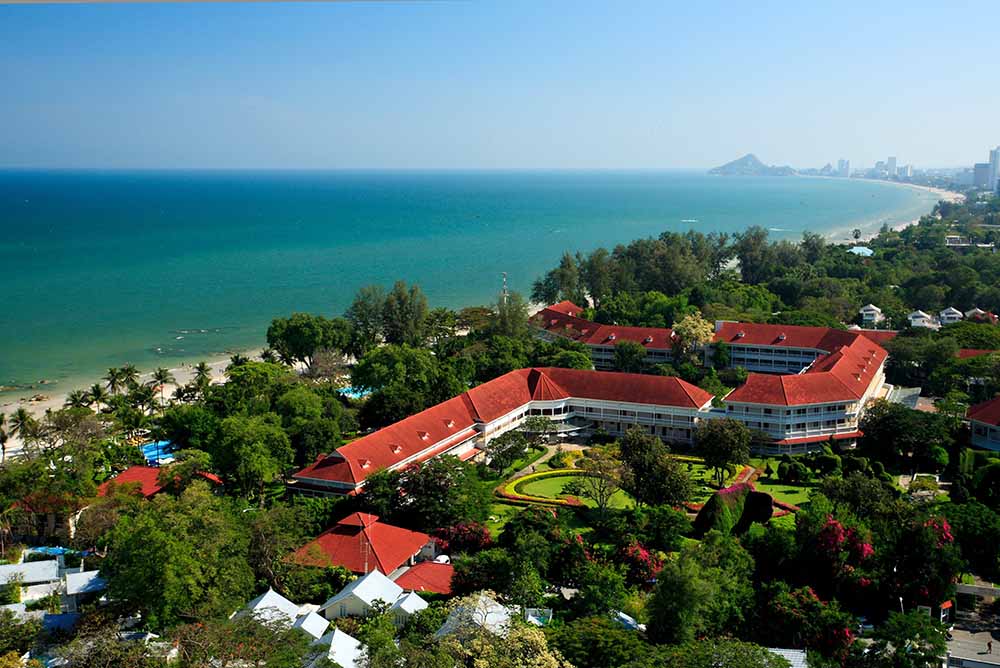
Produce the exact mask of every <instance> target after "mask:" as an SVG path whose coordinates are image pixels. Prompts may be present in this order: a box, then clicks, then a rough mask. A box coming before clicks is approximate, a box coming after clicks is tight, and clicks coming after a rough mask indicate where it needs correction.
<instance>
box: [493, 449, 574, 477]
mask: <svg viewBox="0 0 1000 668" xmlns="http://www.w3.org/2000/svg"><path fill="white" fill-rule="evenodd" d="M560 447H562V451H563V452H570V451H576V450H586V449H587V448H588V447H590V446H587V445H576V444H574V443H556V444H555V445H546V446H545V454H544V455H542V456H541V457H539V458H538V459H537V460H536V461H534V462H532V463H531V464H529V465H528V466H525V467H524V468H523V469H521V470H520V471H518V472H517V473H515V474H514V475H512V476H510V477H509V478H507V480H514V479H516V478H521V477H523V476H526V475H528V474H529V473H534V472H535V470H536V468H537V467H538V465H539V464H543V463H545V462H547V461H549V460H550V459H552V458H553V457H555V456H556V452H557V451H558V450H559V448H560Z"/></svg>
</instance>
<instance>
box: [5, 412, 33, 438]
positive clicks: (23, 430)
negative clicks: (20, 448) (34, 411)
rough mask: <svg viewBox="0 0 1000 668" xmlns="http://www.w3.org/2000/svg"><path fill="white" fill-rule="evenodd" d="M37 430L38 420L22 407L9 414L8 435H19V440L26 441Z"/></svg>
mask: <svg viewBox="0 0 1000 668" xmlns="http://www.w3.org/2000/svg"><path fill="white" fill-rule="evenodd" d="M37 431H38V421H37V420H36V419H35V418H34V417H33V416H32V415H31V413H29V412H28V411H26V410H24V409H23V408H18V409H17V410H16V411H14V414H13V415H11V416H10V435H11V436H18V437H20V439H21V441H23V442H27V441H28V440H29V439H31V438H33V437H34V436H35V434H36V433H37Z"/></svg>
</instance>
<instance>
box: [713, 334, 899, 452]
mask: <svg viewBox="0 0 1000 668" xmlns="http://www.w3.org/2000/svg"><path fill="white" fill-rule="evenodd" d="M831 332H841V330H831ZM843 334H851V333H850V332H843ZM839 335H840V334H838V336H839ZM886 357H887V355H886V352H885V349H884V348H882V347H881V346H879V345H878V344H876V343H874V342H873V341H871V340H870V339H868V338H867V337H865V336H863V335H858V334H854V337H853V340H852V341H850V342H848V343H846V344H844V345H840V346H837V347H836V348H835V350H834V351H833V352H831V353H828V354H826V355H822V356H820V357H818V358H816V359H815V360H814V361H813V362H812V363H811V364H809V366H808V367H807V368H805V369H804V370H803V371H802V372H801V373H797V374H787V375H772V374H763V373H750V374H749V375H748V376H747V380H746V383H744V384H743V385H741V386H740V387H738V388H736V389H735V390H733V391H732V392H730V393H729V394H728V395H727V396H726V398H725V399H724V401H723V403H724V404H725V415H726V417H731V418H734V419H737V420H739V421H741V422H743V423H744V424H746V425H747V426H748V427H750V428H751V429H754V430H757V431H762V432H764V433H766V434H767V436H768V437H769V439H771V441H772V444H770V445H767V446H762V447H760V448H759V449H762V450H763V451H765V452H768V453H782V452H795V451H805V450H808V449H809V446H810V445H812V444H816V443H821V442H825V441H830V440H835V441H842V442H843V443H844V444H845V445H854V444H856V442H857V439H858V438H859V437H860V436H861V435H862V434H861V432H860V431H859V430H858V423H859V422H860V419H861V415H862V413H863V411H864V408H865V406H866V405H867V404H868V402H869V401H871V400H872V399H874V398H878V397H881V396H883V395H884V394H885V389H884V384H885V361H886Z"/></svg>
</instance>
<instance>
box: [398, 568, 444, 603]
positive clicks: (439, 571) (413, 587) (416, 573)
mask: <svg viewBox="0 0 1000 668" xmlns="http://www.w3.org/2000/svg"><path fill="white" fill-rule="evenodd" d="M454 575H455V567H454V566H452V565H451V564H442V563H438V562H437V561H421V562H420V563H419V564H417V565H416V566H411V567H409V568H400V569H397V571H396V574H395V575H394V577H393V582H395V583H396V584H398V585H399V586H400V587H402V588H403V589H404V590H406V591H415V592H418V593H419V592H425V593H429V594H444V595H445V596H448V595H450V594H451V579H452V577H454Z"/></svg>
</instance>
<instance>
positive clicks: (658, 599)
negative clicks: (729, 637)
mask: <svg viewBox="0 0 1000 668" xmlns="http://www.w3.org/2000/svg"><path fill="white" fill-rule="evenodd" d="M714 593H715V592H714V591H713V588H712V585H711V582H710V581H709V580H708V579H707V578H706V576H705V574H704V573H703V571H702V568H701V566H700V565H699V564H698V563H697V562H696V561H695V560H694V559H692V558H690V556H685V555H684V553H682V554H681V556H680V557H679V558H678V559H675V560H671V561H668V562H667V563H666V565H664V567H663V569H662V570H661V571H660V572H659V574H658V575H657V578H656V587H655V588H654V589H653V594H652V596H651V597H650V599H649V602H648V603H647V610H648V613H649V624H648V627H649V628H648V633H649V637H650V639H651V640H652V641H653V642H658V643H666V644H671V645H674V644H679V643H683V642H690V641H692V640H694V638H695V635H696V634H697V632H698V630H699V629H700V627H701V625H702V624H701V616H700V610H701V609H702V608H703V607H704V606H705V605H706V604H707V603H708V601H709V599H710V597H711V596H713V595H714Z"/></svg>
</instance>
